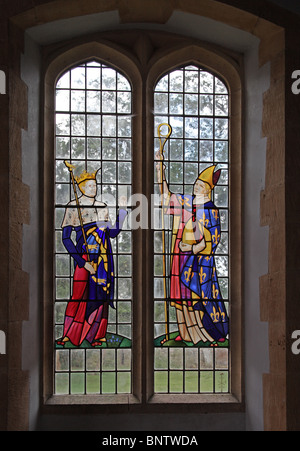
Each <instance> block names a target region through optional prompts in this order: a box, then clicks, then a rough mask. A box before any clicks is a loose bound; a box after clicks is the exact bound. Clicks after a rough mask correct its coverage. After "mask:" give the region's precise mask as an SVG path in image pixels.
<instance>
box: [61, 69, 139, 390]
mask: <svg viewBox="0 0 300 451" xmlns="http://www.w3.org/2000/svg"><path fill="white" fill-rule="evenodd" d="M131 96H132V93H131V85H130V83H129V81H128V80H127V79H126V77H124V75H122V74H120V73H118V72H117V71H116V70H115V69H113V68H111V67H108V66H107V65H104V64H102V63H101V62H96V61H90V62H88V63H83V64H80V65H79V66H78V67H74V68H72V69H70V70H69V71H67V72H66V73H65V74H63V76H62V77H61V78H60V79H59V80H58V82H57V86H56V155H55V181H56V184H55V202H56V204H55V212H54V213H55V214H54V218H55V246H54V270H55V283H54V292H55V304H54V336H55V360H54V361H55V375H54V382H55V384H54V385H55V394H57V395H62V394H80V395H83V394H98V395H102V394H117V393H131V380H132V377H131V371H132V351H131V345H132V283H133V282H132V277H133V271H132V237H131V233H132V232H131V230H129V229H128V226H127V219H126V213H125V211H124V209H122V208H119V207H118V199H119V198H120V196H121V195H122V194H123V195H124V194H126V196H127V194H130V193H131V181H132V174H131V167H132V161H131V160H132V153H131V148H132V143H131V141H132V134H131V133H132V128H131V120H132V118H131V111H132V97H131ZM74 188H75V190H76V191H75V192H74ZM75 194H76V196H75ZM126 196H125V197H126ZM103 202H105V203H106V206H105V204H103ZM79 204H80V206H81V208H80V209H78V208H77V207H78V205H79ZM128 212H129V208H128V209H127V215H128ZM117 215H119V223H118V227H117V228H115V225H116V224H117V223H116V219H117ZM126 227H127V229H126ZM122 229H123V230H122ZM83 235H84V237H85V238H84V239H83ZM74 246H76V247H75V251H76V252H74ZM87 262H89V263H90V264H92V266H90V267H89V266H87Z"/></svg>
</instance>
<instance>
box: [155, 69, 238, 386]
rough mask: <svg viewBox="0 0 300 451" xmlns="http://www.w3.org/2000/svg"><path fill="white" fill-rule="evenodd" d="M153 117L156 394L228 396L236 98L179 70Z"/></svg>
mask: <svg viewBox="0 0 300 451" xmlns="http://www.w3.org/2000/svg"><path fill="white" fill-rule="evenodd" d="M154 118H155V129H154V133H155V155H154V159H155V163H154V164H155V175H156V180H155V193H156V200H155V203H156V211H155V231H154V334H155V336H154V391H155V393H198V394H202V393H228V392H230V371H229V370H230V363H229V361H230V352H229V320H228V318H229V308H230V292H229V286H230V285H229V276H230V274H229V267H230V261H229V216H228V214H229V208H230V205H229V150H228V149H229V95H228V89H227V87H226V85H225V83H224V82H223V81H222V80H221V79H219V78H218V77H216V76H215V75H214V74H212V73H210V72H208V71H207V70H205V69H202V68H200V67H198V66H196V65H188V66H185V67H180V68H178V69H176V70H173V71H172V72H170V73H168V74H166V75H165V76H163V77H162V78H161V79H160V80H159V81H158V82H157V84H156V86H155V92H154ZM161 194H162V196H161Z"/></svg>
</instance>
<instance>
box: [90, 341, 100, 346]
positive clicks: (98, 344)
mask: <svg viewBox="0 0 300 451" xmlns="http://www.w3.org/2000/svg"><path fill="white" fill-rule="evenodd" d="M92 346H102V341H97V340H95V341H93V343H92Z"/></svg>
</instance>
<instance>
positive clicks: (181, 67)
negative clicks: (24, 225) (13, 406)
mask: <svg viewBox="0 0 300 451" xmlns="http://www.w3.org/2000/svg"><path fill="white" fill-rule="evenodd" d="M120 45H122V44H121V43H120ZM76 52H77V53H76ZM76 52H75V49H74V53H75V56H74V55H73V53H72V51H67V52H66V53H67V57H66V59H65V60H63V59H62V58H61V59H59V60H58V61H57V62H56V63H55V64H54V63H53V65H50V69H49V70H48V73H47V76H46V77H47V78H46V80H47V82H46V86H47V90H46V105H50V108H45V118H46V119H45V130H46V132H45V136H46V138H45V161H46V160H48V159H49V161H50V159H51V158H50V156H51V155H53V150H52V149H53V148H54V173H53V177H52V174H51V171H46V170H45V172H44V174H45V187H47V190H48V191H47V190H46V189H45V195H44V202H45V207H46V208H45V224H46V225H47V227H45V253H44V262H45V268H46V269H47V270H45V274H47V277H45V289H44V300H45V331H46V332H47V333H45V349H46V350H47V353H48V354H47V356H48V358H47V359H46V364H45V365H46V369H47V371H45V373H44V382H45V383H44V386H45V390H44V398H45V399H47V400H48V399H49V400H51V401H49V402H50V403H54V404H56V403H58V404H59V403H63V404H68V403H69V401H68V400H69V399H70V400H71V401H70V402H73V401H74V399H76V402H77V401H78V402H79V403H83V404H89V403H91V404H109V405H111V404H128V403H130V404H141V403H142V404H145V405H146V404H147V405H148V404H149V405H150V404H153V403H154V404H155V403H170V404H172V403H174V402H176V403H179V404H180V403H182V402H188V403H191V404H192V405H194V406H198V405H201V403H202V402H204V403H207V402H210V403H211V404H214V403H219V402H221V403H222V402H225V403H227V404H228V403H234V404H235V403H237V402H238V403H240V401H241V399H242V392H241V386H242V384H241V381H242V360H241V343H242V336H241V327H240V324H241V196H240V193H241V170H240V169H241V89H240V75H239V73H238V72H237V71H236V69H235V68H233V66H232V64H231V62H230V61H228V60H226V58H224V57H221V56H218V55H217V53H213V52H208V51H207V50H206V49H202V48H201V46H199V47H195V46H192V47H188V48H187V49H186V52H184V55H183V52H182V49H181V50H179V51H178V49H177V48H176V49H175V50H174V52H173V53H172V52H171V53H170V55H169V54H167V52H166V53H165V55H164V56H163V57H161V59H158V60H157V62H155V63H154V64H153V65H152V67H151V68H150V70H149V73H148V75H147V77H146V79H145V77H143V76H142V71H141V67H139V66H137V65H136V60H135V59H134V58H133V57H132V59H130V58H129V57H128V55H127V54H126V55H123V54H121V53H119V52H118V51H115V50H114V49H112V48H110V47H109V46H108V45H107V43H105V44H103V45H102V44H99V46H98V44H97V45H96V46H95V44H93V45H91V46H90V47H89V45H86V44H84V45H82V46H80V47H79V48H78V49H77V51H76ZM185 53H186V54H185ZM87 55H89V56H88V57H87ZM92 55H97V57H95V56H92ZM188 55H189V56H188ZM102 58H103V59H102ZM187 58H188V59H187ZM114 59H115V62H116V61H117V59H118V65H117V64H116V65H114V64H113V63H114ZM206 60H208V61H210V66H209V67H206V66H204V65H202V61H203V64H204V62H205V61H206ZM66 61H68V63H67V62H66ZM74 61H80V62H78V63H76V64H74ZM182 61H185V63H182ZM66 67H67V69H66ZM123 69H124V72H123ZM144 69H145V68H144ZM57 74H58V75H57ZM51 86H52V87H51ZM53 86H54V96H53ZM51 96H53V98H54V99H55V102H54V103H53V105H52V104H51V98H52V97H51ZM49 99H50V100H49ZM53 130H54V133H53ZM48 136H53V146H52V143H50V141H51V140H50V139H47V137H48ZM51 152H52V154H51ZM51 164H53V162H52V163H51ZM45 166H47V165H45ZM53 180H54V201H53V204H51V202H50V201H49V196H48V195H47V193H48V192H49V190H50V189H53ZM198 185H200V187H199V186H198ZM200 188H201V189H200ZM46 191H47V192H46ZM136 194H138V195H141V197H140V198H139V199H138V200H137V202H135V201H134V196H135V195H136ZM153 195H154V196H153ZM152 196H153V197H152ZM139 200H141V202H142V203H143V202H144V201H145V204H144V205H142V206H141V204H140V205H138V202H139ZM53 207H54V208H53ZM136 207H140V208H138V211H139V213H140V214H141V215H142V216H143V215H144V214H145V213H146V216H144V217H143V218H140V217H139V216H140V214H139V215H138V214H137V210H135V208H136ZM141 207H146V208H141ZM53 213H54V214H53ZM131 213H132V214H131ZM150 217H151V219H150ZM53 218H54V219H53ZM134 220H136V221H137V223H135V224H134V225H133V221H134ZM51 221H52V222H53V228H54V236H53V241H52V242H51V240H49V234H48V233H47V231H48V232H49V227H51V224H52V222H51ZM48 225H49V227H48ZM51 233H52V232H51ZM50 235H51V234H50ZM51 243H52V244H53V245H52V244H51ZM49 255H51V257H52V261H53V264H52V266H51V268H50V267H49V258H48V257H49ZM48 272H49V273H50V272H51V274H53V281H54V283H52V280H50V278H49V277H48ZM50 311H52V323H51V320H50V319H49V318H50V316H49V312H50ZM50 328H52V329H51V330H50ZM53 348H54V349H53ZM50 350H51V356H50ZM53 353H54V354H53ZM53 355H54V358H53ZM53 395H54V396H53ZM78 395H81V396H78ZM74 396H75V398H74ZM208 400H209V401H208ZM145 408H146V407H145Z"/></svg>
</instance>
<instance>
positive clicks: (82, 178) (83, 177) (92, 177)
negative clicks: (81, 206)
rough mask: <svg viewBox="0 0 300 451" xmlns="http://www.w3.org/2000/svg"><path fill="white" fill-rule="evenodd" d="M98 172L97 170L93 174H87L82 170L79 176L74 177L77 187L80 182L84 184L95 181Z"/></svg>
mask: <svg viewBox="0 0 300 451" xmlns="http://www.w3.org/2000/svg"><path fill="white" fill-rule="evenodd" d="M98 171H99V169H97V170H96V171H95V172H87V171H86V170H84V171H83V172H82V173H81V174H80V175H78V176H75V180H76V182H77V184H78V185H79V184H80V183H82V182H85V181H86V180H96V175H97V172H98Z"/></svg>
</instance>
